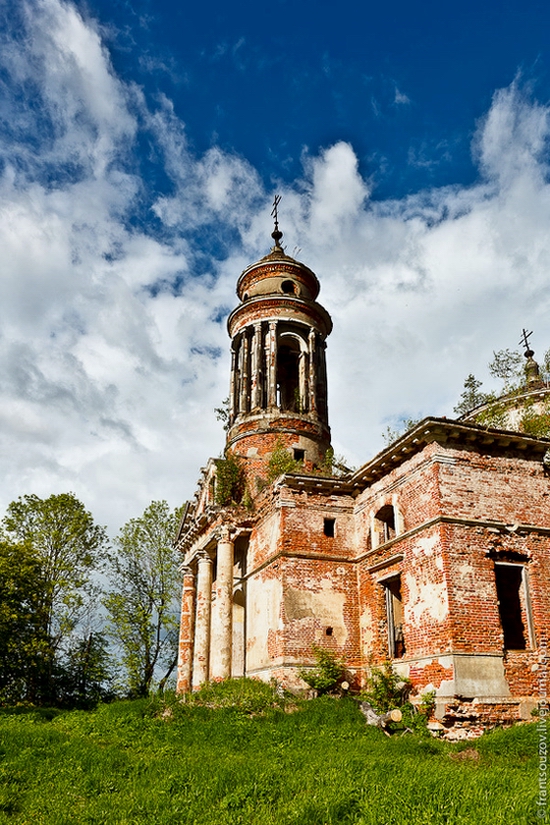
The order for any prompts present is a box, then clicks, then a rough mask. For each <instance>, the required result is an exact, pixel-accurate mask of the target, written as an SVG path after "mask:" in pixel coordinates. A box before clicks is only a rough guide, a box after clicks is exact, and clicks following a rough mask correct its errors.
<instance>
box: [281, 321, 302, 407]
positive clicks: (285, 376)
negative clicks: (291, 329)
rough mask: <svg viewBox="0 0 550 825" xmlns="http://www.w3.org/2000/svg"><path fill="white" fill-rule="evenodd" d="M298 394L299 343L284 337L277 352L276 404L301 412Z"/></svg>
mask: <svg viewBox="0 0 550 825" xmlns="http://www.w3.org/2000/svg"><path fill="white" fill-rule="evenodd" d="M300 396H301V394H300V345H299V343H298V341H297V340H296V339H295V338H291V337H285V338H284V339H283V340H282V342H281V343H280V344H279V348H278V352H277V406H278V407H279V409H281V410H291V411H293V412H302V400H301V397H300Z"/></svg>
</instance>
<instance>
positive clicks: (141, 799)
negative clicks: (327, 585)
mask: <svg viewBox="0 0 550 825" xmlns="http://www.w3.org/2000/svg"><path fill="white" fill-rule="evenodd" d="M266 688H267V691H269V693H267V692H265V691H266ZM223 690H225V691H226V692H225V694H224V693H223ZM240 690H241V695H240V696H239V695H238V693H235V688H224V689H222V688H220V689H218V693H216V689H214V690H212V689H211V692H210V693H208V691H207V692H205V693H203V694H202V695H201V696H199V697H195V698H194V699H193V701H191V702H188V703H186V704H181V703H179V702H176V701H175V700H173V701H171V702H170V703H168V704H167V703H166V702H161V701H159V700H154V701H149V700H139V701H133V702H117V703H115V704H112V705H105V706H100V707H99V708H98V709H97V710H95V711H71V712H64V713H49V714H45V713H40V712H38V711H34V712H27V713H21V712H20V713H16V712H10V711H3V712H0V823H2V825H3V823H10V825H11V824H13V825H73V823H74V825H92V823H93V825H103V824H105V825H138V823H139V825H142V823H143V824H144V823H147V825H180V823H181V825H184V823H185V825H238V824H239V823H243V825H244V823H246V825H325V823H326V825H333V824H334V825H345V824H346V823H357V825H371V823H372V825H375V823H376V825H420V824H421V823H426V825H428V823H429V825H433V824H434V823H447V824H448V825H462V823H476V825H499V824H500V823H502V825H504V823H506V825H514V823H518V825H519V823H521V825H530V823H533V825H534V823H535V822H537V821H539V822H540V820H537V817H536V807H535V802H536V795H537V787H536V775H537V766H538V763H537V755H536V754H537V737H536V726H534V725H530V726H523V727H518V728H514V729H512V730H508V731H497V732H495V733H492V734H489V735H486V736H484V737H482V739H480V740H478V741H477V742H475V743H474V745H473V746H472V744H471V743H470V744H469V747H470V748H472V747H474V748H475V750H476V751H477V752H478V754H479V757H478V758H476V759H468V758H466V759H457V758H451V754H455V756H456V752H457V751H458V750H460V748H461V747H462V748H463V747H464V746H456V745H449V744H446V743H442V742H438V741H435V740H432V739H426V738H422V737H418V736H416V735H414V736H413V735H411V734H406V735H404V736H400V735H399V734H396V735H395V736H394V737H392V738H391V739H388V738H387V737H386V736H384V734H383V733H382V732H381V731H379V730H377V729H373V728H368V727H366V726H365V723H364V720H363V717H362V716H361V715H360V713H359V712H358V709H357V707H356V705H355V703H354V702H353V701H352V700H349V699H348V700H346V699H343V700H334V699H330V698H324V697H321V698H319V699H317V700H314V701H311V702H307V703H306V702H304V703H299V704H298V705H294V706H293V707H291V708H289V707H287V708H286V709H285V707H284V702H283V701H282V700H280V699H279V698H278V697H277V696H276V695H274V694H273V693H272V692H271V689H270V688H269V686H263V687H262V688H261V690H263V691H264V693H263V694H262V695H261V697H259V696H258V693H257V692H254V691H255V688H250V687H249V686H248V685H246V684H245V685H241V687H240ZM220 705H221V706H220ZM289 710H292V711H293V712H288V711H289ZM467 755H468V754H467Z"/></svg>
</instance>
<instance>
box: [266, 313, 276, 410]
mask: <svg viewBox="0 0 550 825" xmlns="http://www.w3.org/2000/svg"><path fill="white" fill-rule="evenodd" d="M266 350H267V406H268V407H276V406H277V322H276V321H270V322H269V332H268V333H267V347H266Z"/></svg>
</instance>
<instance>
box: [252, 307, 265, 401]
mask: <svg viewBox="0 0 550 825" xmlns="http://www.w3.org/2000/svg"><path fill="white" fill-rule="evenodd" d="M261 355H262V325H261V323H259V322H258V323H255V324H254V338H253V339H252V359H251V360H252V368H251V372H252V380H251V384H252V389H251V398H250V408H251V409H252V410H255V409H257V408H258V407H261V405H262V382H261Z"/></svg>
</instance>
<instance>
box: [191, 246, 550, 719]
mask: <svg viewBox="0 0 550 825" xmlns="http://www.w3.org/2000/svg"><path fill="white" fill-rule="evenodd" d="M274 238H275V241H276V243H275V246H274V248H273V250H272V252H271V253H270V255H268V256H266V258H264V259H262V261H260V262H258V264H254V265H253V266H252V267H249V268H248V269H247V270H245V272H244V273H243V275H242V276H241V278H240V280H239V285H238V294H239V297H240V299H241V303H240V304H239V306H238V307H237V309H236V310H235V311H234V312H233V313H232V315H231V316H230V318H229V331H230V335H231V339H232V351H233V364H232V375H231V396H230V410H229V415H230V418H229V430H228V439H227V449H228V454H229V455H232V456H233V457H234V458H236V459H237V460H238V461H239V462H240V464H241V467H242V468H243V471H244V474H245V478H246V488H247V494H246V497H247V507H245V506H243V505H242V504H241V505H237V504H230V505H225V506H220V504H217V503H216V473H217V467H218V466H219V465H217V464H216V462H215V461H210V462H209V464H208V466H207V468H206V469H205V470H204V471H203V479H202V481H201V484H200V487H199V492H198V494H197V498H196V502H195V506H194V509H193V510H192V511H191V512H190V514H189V516H188V519H187V521H185V522H184V524H183V525H182V528H181V531H180V536H179V539H178V542H179V547H180V549H181V551H182V553H183V554H184V565H185V567H184V575H185V580H184V596H183V601H182V633H181V638H180V662H179V682H178V689H179V690H180V691H187V690H190V689H191V688H192V687H197V686H198V685H199V684H200V682H201V681H204V680H205V679H208V678H225V677H228V676H230V675H234V676H239V675H243V674H246V675H249V676H256V677H259V678H262V679H269V678H272V677H274V678H276V679H278V680H279V681H281V682H282V683H283V684H284V685H285V686H288V687H291V688H292V687H299V686H300V684H301V683H300V680H299V678H298V676H297V670H298V669H299V668H300V667H303V666H305V665H308V664H312V663H313V657H312V645H314V644H316V645H322V646H324V647H327V648H330V649H332V650H334V651H336V652H337V653H338V654H339V655H340V656H342V657H343V659H344V660H345V662H346V665H347V668H348V670H349V673H350V678H351V680H352V682H353V683H355V685H357V686H361V685H363V684H364V683H365V680H366V678H367V676H368V673H369V670H370V668H371V667H373V666H379V665H381V664H382V663H383V662H384V661H386V660H388V659H390V660H392V661H393V663H394V667H395V668H396V669H397V670H398V671H399V672H401V673H402V674H403V675H406V676H408V677H409V678H410V679H411V681H412V682H413V685H414V688H415V690H416V692H417V695H420V694H421V693H422V692H425V691H428V690H434V691H435V692H436V697H437V698H436V701H437V715H438V716H439V717H440V718H442V719H444V720H448V719H454V720H459V723H460V720H461V719H462V720H463V719H470V720H471V719H474V720H475V722H476V724H480V725H483V724H484V723H488V722H491V721H494V720H495V719H502V720H508V719H512V718H519V717H521V716H524V717H525V716H526V715H528V714H529V712H530V710H531V708H532V707H533V706H534V705H535V704H536V701H537V697H538V695H539V678H540V677H539V664H540V661H539V660H540V656H541V650H542V648H543V647H544V646H545V641H546V640H548V638H549V637H550V584H549V582H550V503H549V496H550V477H549V476H548V474H547V471H546V470H545V467H544V465H543V461H542V459H543V456H544V455H545V454H546V453H547V451H548V450H549V448H550V441H549V440H548V439H540V438H535V437H533V436H528V435H521V434H519V433H516V432H508V431H503V430H497V429H488V428H486V427H482V426H480V425H478V424H475V423H469V422H464V421H462V422H456V421H450V420H446V419H435V418H428V419H425V420H424V421H422V422H420V423H419V424H418V425H416V426H415V427H414V428H413V429H412V430H411V431H409V432H408V433H407V434H406V435H405V436H403V437H401V438H400V439H399V440H397V441H396V442H395V443H394V444H392V445H391V446H390V447H389V448H388V449H386V450H384V451H383V452H382V453H380V454H379V455H378V456H376V457H375V458H374V459H373V460H372V461H370V462H368V463H367V464H365V465H364V466H363V467H361V468H360V469H359V470H358V471H356V472H354V473H348V474H344V475H341V476H340V477H334V476H330V477H328V476H327V475H326V460H325V465H324V466H325V470H324V473H325V474H324V475H323V464H322V462H323V459H324V456H325V453H326V450H327V449H328V447H329V445H330V431H329V428H328V416H327V407H326V395H327V393H326V372H325V367H324V363H325V361H324V347H325V338H326V336H327V335H328V334H329V332H330V329H331V323H330V318H329V316H328V314H327V313H326V311H325V310H324V309H323V308H322V307H320V305H319V304H317V303H316V297H317V294H318V289H319V287H318V282H317V279H316V278H315V276H314V275H313V273H312V272H311V271H310V270H309V269H307V267H305V266H304V265H303V264H299V263H298V262H296V261H293V259H291V258H288V256H286V255H285V254H284V253H283V251H282V249H281V248H280V246H279V239H280V235H278V237H277V233H274ZM282 448H285V449H286V450H287V451H289V454H290V455H291V456H293V457H294V459H296V460H297V461H300V462H301V466H302V468H303V471H302V470H300V471H299V472H292V473H286V474H283V475H282V476H280V477H279V478H278V479H276V480H275V481H273V482H271V483H269V482H268V478H269V469H270V465H269V459H270V456H272V455H273V452H274V450H276V449H279V450H280V449H282ZM224 640H225V641H224Z"/></svg>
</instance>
